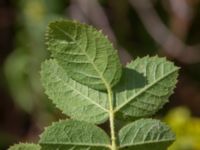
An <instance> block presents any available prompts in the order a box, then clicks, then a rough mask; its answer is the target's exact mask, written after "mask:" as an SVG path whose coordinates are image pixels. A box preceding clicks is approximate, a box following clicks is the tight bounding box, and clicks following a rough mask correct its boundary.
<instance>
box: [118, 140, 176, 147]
mask: <svg viewBox="0 0 200 150" xmlns="http://www.w3.org/2000/svg"><path fill="white" fill-rule="evenodd" d="M174 140H175V138H171V139H165V140H157V141H156V140H154V141H147V142H145V141H143V142H137V143H132V144H124V145H123V146H120V147H119V149H122V148H124V147H131V146H139V145H144V144H155V143H156V144H159V143H163V142H173V141H174ZM133 144H134V145H133Z"/></svg>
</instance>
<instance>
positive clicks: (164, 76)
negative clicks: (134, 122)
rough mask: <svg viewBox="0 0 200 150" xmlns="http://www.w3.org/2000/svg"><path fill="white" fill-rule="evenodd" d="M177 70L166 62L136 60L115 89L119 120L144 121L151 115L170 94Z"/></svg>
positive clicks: (146, 59) (158, 59) (116, 110)
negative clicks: (120, 117)
mask: <svg viewBox="0 0 200 150" xmlns="http://www.w3.org/2000/svg"><path fill="white" fill-rule="evenodd" d="M177 76H178V67H176V66H174V64H173V63H171V62H169V61H167V60H166V59H165V58H158V57H144V58H138V59H136V60H135V61H132V62H131V63H130V64H128V65H127V67H126V68H124V70H123V76H122V79H121V81H120V83H119V84H118V86H117V87H116V88H115V92H116V94H115V95H116V108H115V112H118V115H119V116H123V117H134V118H138V117H145V116H149V115H153V114H154V113H155V112H157V111H158V110H159V109H160V108H162V107H163V105H164V104H165V103H167V102H168V98H169V96H170V95H171V94H172V93H173V89H174V88H175V84H176V82H177Z"/></svg>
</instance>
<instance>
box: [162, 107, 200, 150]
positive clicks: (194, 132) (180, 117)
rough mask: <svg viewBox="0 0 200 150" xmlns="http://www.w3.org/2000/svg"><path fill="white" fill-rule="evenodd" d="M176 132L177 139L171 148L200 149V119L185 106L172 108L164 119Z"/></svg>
mask: <svg viewBox="0 0 200 150" xmlns="http://www.w3.org/2000/svg"><path fill="white" fill-rule="evenodd" d="M164 120H165V121H166V122H167V124H169V126H170V127H171V128H172V130H173V131H174V132H175V133H176V136H177V140H176V141H175V143H174V144H173V145H172V146H171V147H170V148H169V150H200V119H199V118H195V117H192V116H191V113H190V111H189V110H188V109H187V108H185V107H178V108H175V109H173V110H171V111H170V112H169V113H168V114H167V116H166V117H165V119H164Z"/></svg>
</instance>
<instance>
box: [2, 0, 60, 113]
mask: <svg viewBox="0 0 200 150" xmlns="http://www.w3.org/2000/svg"><path fill="white" fill-rule="evenodd" d="M16 5H17V8H18V10H19V11H18V15H17V26H18V28H17V33H16V43H15V45H16V49H15V50H14V51H13V53H12V54H11V55H10V56H9V57H8V58H7V61H6V63H5V73H6V77H7V81H8V84H9V88H10V90H11V94H12V96H13V99H14V100H15V102H16V103H17V105H18V106H19V107H21V108H22V109H23V110H25V111H26V112H28V113H32V112H33V111H34V110H35V109H40V110H43V109H44V110H46V109H48V108H41V107H48V106H49V105H48V104H49V103H48V102H47V103H45V105H42V104H43V103H44V102H45V98H44V95H43V91H42V88H41V85H40V81H39V70H40V64H41V62H42V60H44V58H45V57H46V55H47V53H46V50H45V45H44V31H45V29H46V26H47V24H48V22H49V21H51V20H54V19H55V18H58V17H60V15H59V13H61V10H62V9H63V8H62V7H63V2H62V1H59V2H57V1H55V0H34V1H27V0H20V1H19V2H18V3H17V4H16Z"/></svg>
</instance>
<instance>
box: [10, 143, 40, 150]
mask: <svg viewBox="0 0 200 150" xmlns="http://www.w3.org/2000/svg"><path fill="white" fill-rule="evenodd" d="M40 149H41V147H40V146H39V145H38V144H28V143H20V144H16V145H13V146H11V147H10V148H9V149H8V150H40Z"/></svg>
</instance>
